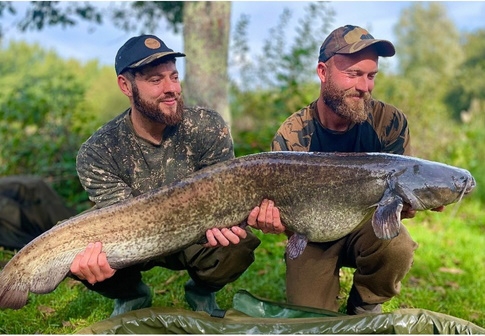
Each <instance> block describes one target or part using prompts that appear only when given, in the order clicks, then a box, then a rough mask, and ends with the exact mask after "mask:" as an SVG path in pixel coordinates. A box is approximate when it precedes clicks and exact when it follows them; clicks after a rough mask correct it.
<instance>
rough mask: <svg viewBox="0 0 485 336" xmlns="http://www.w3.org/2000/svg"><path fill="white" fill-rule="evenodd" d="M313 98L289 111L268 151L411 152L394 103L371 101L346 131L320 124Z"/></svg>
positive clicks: (404, 122) (404, 125)
mask: <svg viewBox="0 0 485 336" xmlns="http://www.w3.org/2000/svg"><path fill="white" fill-rule="evenodd" d="M316 115H317V113H316V101H314V102H312V103H311V104H310V105H308V106H306V107H304V108H302V109H301V110H300V111H298V112H296V113H294V114H292V115H291V116H290V117H288V118H287V119H286V120H285V122H284V123H283V124H282V125H281V127H280V128H279V129H278V131H277V133H276V135H275V137H274V139H273V143H272V145H271V149H272V150H276V151H278V150H280V151H304V152H308V151H309V152H386V153H394V154H405V155H411V146H410V144H409V129H408V124H407V119H406V116H405V115H404V114H403V113H402V112H401V111H399V110H398V109H396V108H395V107H394V106H392V105H389V104H386V103H383V102H380V101H377V100H373V101H372V111H371V112H370V113H369V115H368V118H367V120H366V121H364V122H363V123H362V124H354V125H352V127H350V129H349V130H347V131H346V132H334V131H332V130H329V129H327V128H325V127H323V126H322V125H321V124H320V122H319V121H318V119H317V117H316Z"/></svg>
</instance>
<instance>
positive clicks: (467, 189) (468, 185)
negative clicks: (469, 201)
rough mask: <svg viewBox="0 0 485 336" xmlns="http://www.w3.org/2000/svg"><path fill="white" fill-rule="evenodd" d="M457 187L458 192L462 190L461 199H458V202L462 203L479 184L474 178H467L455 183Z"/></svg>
mask: <svg viewBox="0 0 485 336" xmlns="http://www.w3.org/2000/svg"><path fill="white" fill-rule="evenodd" d="M455 186H456V187H457V188H458V190H460V189H461V190H462V191H461V193H460V197H459V198H458V202H460V201H461V199H462V198H463V196H465V195H467V194H469V193H471V192H472V191H473V189H475V187H476V186H477V182H476V181H475V179H474V178H473V176H469V177H467V178H466V179H465V180H464V181H455Z"/></svg>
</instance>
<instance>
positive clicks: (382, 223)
mask: <svg viewBox="0 0 485 336" xmlns="http://www.w3.org/2000/svg"><path fill="white" fill-rule="evenodd" d="M402 207H403V202H402V199H401V197H399V196H391V197H387V198H383V199H382V200H381V202H379V204H378V205H377V209H376V211H375V212H374V215H373V216H372V228H373V229H374V233H375V234H376V236H377V238H379V239H391V238H394V237H396V236H397V235H398V234H399V230H400V229H401V210H402Z"/></svg>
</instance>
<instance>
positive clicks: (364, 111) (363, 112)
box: [322, 80, 371, 124]
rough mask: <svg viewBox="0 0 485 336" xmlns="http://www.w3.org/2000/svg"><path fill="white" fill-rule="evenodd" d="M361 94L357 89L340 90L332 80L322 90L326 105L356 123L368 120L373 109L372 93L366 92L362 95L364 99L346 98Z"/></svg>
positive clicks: (340, 115)
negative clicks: (349, 99) (352, 100)
mask: <svg viewBox="0 0 485 336" xmlns="http://www.w3.org/2000/svg"><path fill="white" fill-rule="evenodd" d="M361 95H362V94H360V93H359V92H357V91H355V90H340V89H338V88H337V87H335V85H334V84H333V83H332V81H331V80H330V81H328V82H327V86H326V88H325V90H323V92H322V99H323V102H324V103H325V105H327V106H328V107H330V109H332V111H333V112H334V113H335V114H336V115H338V116H339V117H342V118H344V119H347V120H349V121H351V122H353V123H356V124H361V123H363V122H364V121H366V120H367V117H368V115H369V113H370V111H371V94H370V93H369V92H365V93H364V94H363V97H362V98H363V99H362V100H360V101H358V102H348V101H347V100H346V98H348V97H353V96H361Z"/></svg>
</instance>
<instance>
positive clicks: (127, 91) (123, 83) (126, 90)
mask: <svg viewBox="0 0 485 336" xmlns="http://www.w3.org/2000/svg"><path fill="white" fill-rule="evenodd" d="M118 86H119V88H120V90H121V92H123V94H124V95H125V96H127V97H132V96H133V90H132V87H131V82H130V81H129V80H128V78H126V77H125V76H123V75H118Z"/></svg>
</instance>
